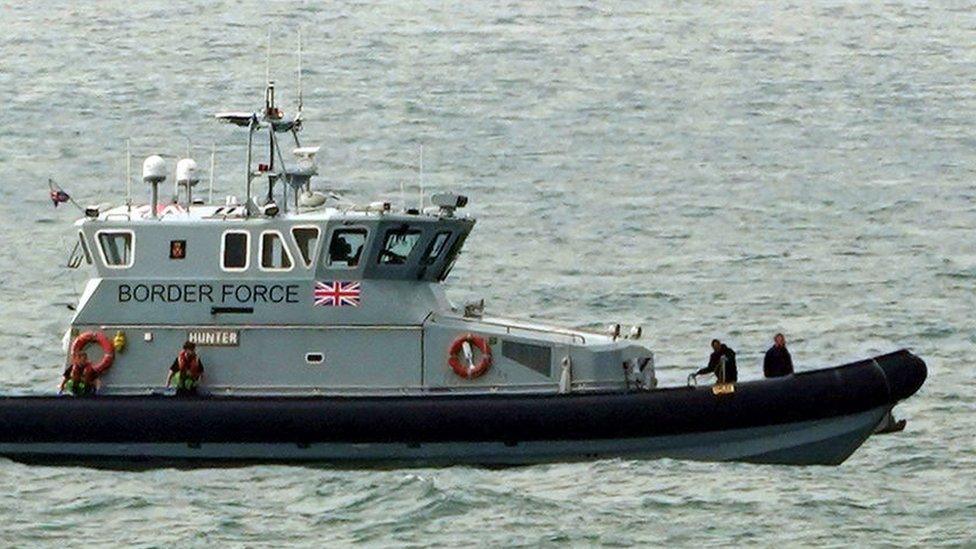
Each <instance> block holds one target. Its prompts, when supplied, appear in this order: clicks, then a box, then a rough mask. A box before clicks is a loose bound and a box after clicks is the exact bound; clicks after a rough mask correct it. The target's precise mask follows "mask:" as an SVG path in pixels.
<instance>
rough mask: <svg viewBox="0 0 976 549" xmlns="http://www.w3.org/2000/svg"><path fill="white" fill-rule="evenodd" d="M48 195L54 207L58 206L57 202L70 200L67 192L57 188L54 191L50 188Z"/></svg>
mask: <svg viewBox="0 0 976 549" xmlns="http://www.w3.org/2000/svg"><path fill="white" fill-rule="evenodd" d="M50 196H51V202H53V203H54V207H55V208H57V207H58V204H64V203H65V202H67V201H69V200H71V197H70V196H69V195H68V193H66V192H64V191H62V190H61V189H58V190H56V191H54V190H52V191H51V195H50Z"/></svg>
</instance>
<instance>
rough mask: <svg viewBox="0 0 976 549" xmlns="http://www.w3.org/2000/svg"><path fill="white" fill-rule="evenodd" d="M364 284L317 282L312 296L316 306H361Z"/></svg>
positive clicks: (336, 281) (335, 281)
mask: <svg viewBox="0 0 976 549" xmlns="http://www.w3.org/2000/svg"><path fill="white" fill-rule="evenodd" d="M361 293H362V284H360V283H359V282H342V281H338V280H334V281H332V282H316V283H315V290H314V291H313V292H312V297H313V298H315V303H314V305H315V306H316V307H359V299H360V294H361Z"/></svg>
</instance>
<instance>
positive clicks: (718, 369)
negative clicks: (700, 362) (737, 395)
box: [694, 339, 739, 383]
mask: <svg viewBox="0 0 976 549" xmlns="http://www.w3.org/2000/svg"><path fill="white" fill-rule="evenodd" d="M712 373H714V374H715V377H716V378H718V383H735V382H736V380H737V379H738V378H739V375H738V371H737V370H736V367H735V351H733V350H732V349H730V348H728V347H726V346H725V344H724V343H722V342H721V341H719V340H717V339H713V340H712V355H711V356H710V357H709V358H708V366H705V367H704V368H702V369H701V370H698V371H697V372H695V373H694V376H695V377H698V376H700V375H701V374H712Z"/></svg>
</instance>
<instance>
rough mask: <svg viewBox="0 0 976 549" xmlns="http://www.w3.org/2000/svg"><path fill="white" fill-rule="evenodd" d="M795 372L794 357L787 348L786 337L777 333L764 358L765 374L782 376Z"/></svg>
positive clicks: (767, 375)
mask: <svg viewBox="0 0 976 549" xmlns="http://www.w3.org/2000/svg"><path fill="white" fill-rule="evenodd" d="M792 373H793V357H791V356H790V351H789V349H787V348H786V337H784V336H783V334H776V337H774V338H773V346H772V347H770V348H769V350H768V351H766V358H764V359H763V375H765V376H766V377H782V376H788V375H790V374H792Z"/></svg>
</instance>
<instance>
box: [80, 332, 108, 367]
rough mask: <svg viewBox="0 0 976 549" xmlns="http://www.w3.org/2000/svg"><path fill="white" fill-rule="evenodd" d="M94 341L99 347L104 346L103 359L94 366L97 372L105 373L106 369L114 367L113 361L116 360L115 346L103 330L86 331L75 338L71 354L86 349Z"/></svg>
mask: <svg viewBox="0 0 976 549" xmlns="http://www.w3.org/2000/svg"><path fill="white" fill-rule="evenodd" d="M92 343H97V344H98V346H99V347H101V348H102V352H103V353H104V354H103V355H102V360H100V361H98V364H95V365H94V366H92V369H93V370H95V373H96V374H103V373H105V371H106V370H108V369H109V368H111V367H112V362H113V361H114V360H115V346H114V345H112V342H111V341H110V340H109V338H108V336H106V335H105V333H103V332H84V333H82V334H81V335H79V336H78V337H76V338H75V340H74V342H73V343H72V344H71V354H72V355H73V354H75V353H78V352H81V351H84V350H85V348H86V347H88V346H89V345H91V344H92Z"/></svg>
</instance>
